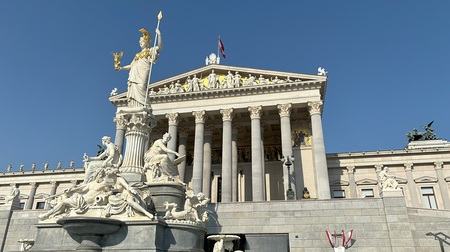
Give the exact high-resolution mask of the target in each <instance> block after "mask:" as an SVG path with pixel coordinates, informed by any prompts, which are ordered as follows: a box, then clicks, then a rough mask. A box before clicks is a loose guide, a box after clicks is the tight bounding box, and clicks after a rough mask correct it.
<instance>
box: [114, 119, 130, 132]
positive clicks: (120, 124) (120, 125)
mask: <svg viewBox="0 0 450 252" xmlns="http://www.w3.org/2000/svg"><path fill="white" fill-rule="evenodd" d="M113 121H114V122H115V123H116V128H117V129H119V130H125V129H127V123H128V121H127V120H126V119H125V117H123V116H122V115H119V116H117V117H114V119H113Z"/></svg>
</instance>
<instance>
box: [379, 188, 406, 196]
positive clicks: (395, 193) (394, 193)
mask: <svg viewBox="0 0 450 252" xmlns="http://www.w3.org/2000/svg"><path fill="white" fill-rule="evenodd" d="M403 196H404V195H403V190H402V189H385V190H382V191H381V193H380V197H382V198H387V197H403Z"/></svg>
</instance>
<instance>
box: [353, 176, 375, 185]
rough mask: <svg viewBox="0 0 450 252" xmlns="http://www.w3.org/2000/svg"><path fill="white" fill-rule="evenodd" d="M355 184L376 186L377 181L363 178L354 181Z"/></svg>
mask: <svg viewBox="0 0 450 252" xmlns="http://www.w3.org/2000/svg"><path fill="white" fill-rule="evenodd" d="M356 184H357V185H376V184H378V181H377V180H375V179H368V178H364V179H361V180H358V181H356Z"/></svg>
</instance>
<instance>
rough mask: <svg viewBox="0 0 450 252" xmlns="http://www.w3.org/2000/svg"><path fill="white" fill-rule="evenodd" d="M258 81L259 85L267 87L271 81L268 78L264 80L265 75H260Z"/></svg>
mask: <svg viewBox="0 0 450 252" xmlns="http://www.w3.org/2000/svg"><path fill="white" fill-rule="evenodd" d="M258 81H259V85H265V84H267V83H268V82H269V80H267V79H266V78H264V76H263V75H260V76H259V78H258Z"/></svg>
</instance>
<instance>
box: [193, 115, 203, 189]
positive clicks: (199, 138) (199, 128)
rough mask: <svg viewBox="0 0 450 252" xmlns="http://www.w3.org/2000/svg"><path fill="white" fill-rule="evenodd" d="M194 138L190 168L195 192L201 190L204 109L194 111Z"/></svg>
mask: <svg viewBox="0 0 450 252" xmlns="http://www.w3.org/2000/svg"><path fill="white" fill-rule="evenodd" d="M192 115H194V116H195V139H194V165H193V168H192V170H193V171H192V187H193V189H194V192H195V193H199V192H201V191H202V189H203V186H202V183H203V138H204V131H205V111H204V110H202V111H194V112H192Z"/></svg>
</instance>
